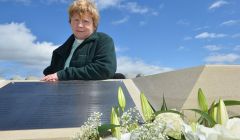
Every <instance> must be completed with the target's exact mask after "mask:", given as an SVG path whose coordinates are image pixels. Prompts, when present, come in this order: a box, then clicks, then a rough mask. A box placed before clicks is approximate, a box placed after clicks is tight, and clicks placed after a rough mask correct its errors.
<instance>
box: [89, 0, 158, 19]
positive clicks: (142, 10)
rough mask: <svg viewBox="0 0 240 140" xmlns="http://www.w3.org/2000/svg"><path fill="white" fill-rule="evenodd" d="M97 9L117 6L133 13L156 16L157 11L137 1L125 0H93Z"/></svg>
mask: <svg viewBox="0 0 240 140" xmlns="http://www.w3.org/2000/svg"><path fill="white" fill-rule="evenodd" d="M94 2H95V3H96V5H97V7H98V8H99V10H104V9H107V8H117V9H121V10H124V11H126V10H127V11H128V12H130V13H135V14H147V13H150V14H152V15H155V16H157V15H158V12H157V11H154V10H153V9H149V8H148V7H146V6H142V5H140V4H139V3H137V2H125V0H94Z"/></svg>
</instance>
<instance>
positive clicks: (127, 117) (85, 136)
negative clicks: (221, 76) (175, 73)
mask: <svg viewBox="0 0 240 140" xmlns="http://www.w3.org/2000/svg"><path fill="white" fill-rule="evenodd" d="M140 98H141V106H142V116H143V117H141V115H140V113H139V112H138V110H137V109H136V108H130V109H128V110H126V111H125V107H126V100H125V96H124V93H123V91H122V88H121V87H119V89H118V106H116V107H112V110H111V119H110V124H101V119H100V118H101V116H102V114H101V113H99V112H97V113H93V114H92V115H91V116H90V117H89V119H88V120H87V121H86V122H85V123H84V125H82V126H81V127H80V131H79V132H78V133H77V134H76V135H75V136H74V137H73V138H72V139H73V140H240V133H239V132H240V119H239V118H238V117H239V116H235V117H230V118H229V117H228V112H227V110H226V106H231V105H240V101H237V100H222V99H220V100H219V102H218V103H216V102H215V101H214V102H213V103H212V104H211V106H210V107H208V103H207V100H206V98H205V95H204V94H203V92H202V90H201V89H199V90H198V103H199V108H200V109H184V110H191V111H194V112H196V113H198V114H200V117H199V119H198V120H197V121H196V122H189V121H187V116H185V115H184V114H183V113H182V112H183V111H184V110H182V112H181V111H177V110H172V109H168V108H167V105H166V102H165V99H164V96H163V104H162V107H161V110H159V111H155V110H154V109H153V108H152V106H151V105H150V104H149V102H148V100H147V98H146V96H145V95H144V94H143V93H141V95H140Z"/></svg>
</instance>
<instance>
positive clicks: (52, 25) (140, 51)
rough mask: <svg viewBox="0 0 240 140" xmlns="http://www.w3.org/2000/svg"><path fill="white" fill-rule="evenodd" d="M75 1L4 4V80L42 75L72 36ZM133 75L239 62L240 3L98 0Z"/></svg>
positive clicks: (0, 20)
mask: <svg viewBox="0 0 240 140" xmlns="http://www.w3.org/2000/svg"><path fill="white" fill-rule="evenodd" d="M71 2H72V0H0V77H2V78H4V79H9V78H11V77H14V76H17V75H18V76H21V77H27V76H30V75H31V76H37V77H42V76H43V74H42V71H43V69H44V68H45V67H47V66H48V65H49V64H50V60H51V55H52V51H53V50H54V49H56V48H57V47H58V46H59V45H61V44H62V43H64V42H65V41H66V39H67V38H68V37H69V36H70V35H71V29H70V26H69V23H68V13H67V10H68V7H69V4H70V3H71ZM95 3H96V5H97V7H98V9H99V11H100V23H99V26H98V31H99V32H105V33H107V34H108V35H110V36H111V37H112V38H113V40H114V43H115V47H116V54H117V62H118V68H117V72H121V73H123V74H125V75H127V76H128V77H134V76H136V75H137V74H142V75H151V74H157V73H162V72H167V71H172V70H179V69H185V68H191V67H196V66H202V65H207V64H209V65H210V64H211V65H215V64H217V65H219V64H224V65H229V64H230V65H239V64H240V54H239V53H240V10H239V7H240V0H95Z"/></svg>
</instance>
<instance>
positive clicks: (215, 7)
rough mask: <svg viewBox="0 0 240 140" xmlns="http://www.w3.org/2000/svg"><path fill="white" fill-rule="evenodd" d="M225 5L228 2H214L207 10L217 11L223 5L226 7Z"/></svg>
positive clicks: (222, 0)
mask: <svg viewBox="0 0 240 140" xmlns="http://www.w3.org/2000/svg"><path fill="white" fill-rule="evenodd" d="M226 4H228V2H226V1H224V0H219V1H216V2H214V3H213V4H211V6H210V7H209V8H208V9H209V10H212V9H217V8H220V7H222V6H223V5H226Z"/></svg>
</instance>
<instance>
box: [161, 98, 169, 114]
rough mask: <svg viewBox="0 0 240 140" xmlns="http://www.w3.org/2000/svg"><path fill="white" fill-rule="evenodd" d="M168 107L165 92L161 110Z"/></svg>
mask: <svg viewBox="0 0 240 140" xmlns="http://www.w3.org/2000/svg"><path fill="white" fill-rule="evenodd" d="M166 110H168V109H167V104H166V101H165V98H164V94H163V103H162V107H161V111H166Z"/></svg>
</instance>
